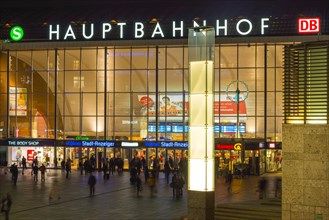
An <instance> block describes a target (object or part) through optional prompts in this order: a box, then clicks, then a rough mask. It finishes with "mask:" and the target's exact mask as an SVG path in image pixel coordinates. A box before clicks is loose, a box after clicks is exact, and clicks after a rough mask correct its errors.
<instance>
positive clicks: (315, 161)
mask: <svg viewBox="0 0 329 220" xmlns="http://www.w3.org/2000/svg"><path fill="white" fill-rule="evenodd" d="M282 137H283V140H282V146H283V157H282V159H283V160H282V171H283V172H282V220H295V219H312V220H314V219H315V220H326V219H329V216H328V213H329V212H328V211H329V205H328V202H329V149H328V147H329V125H311V124H305V125H304V124H303V125H297V124H285V125H283V132H282Z"/></svg>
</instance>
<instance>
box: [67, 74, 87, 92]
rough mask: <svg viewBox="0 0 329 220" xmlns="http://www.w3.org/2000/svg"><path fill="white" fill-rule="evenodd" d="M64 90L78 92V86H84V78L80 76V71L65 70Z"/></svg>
mask: <svg viewBox="0 0 329 220" xmlns="http://www.w3.org/2000/svg"><path fill="white" fill-rule="evenodd" d="M64 85H65V91H66V92H80V88H81V87H84V78H81V76H80V71H67V72H65V82H64Z"/></svg>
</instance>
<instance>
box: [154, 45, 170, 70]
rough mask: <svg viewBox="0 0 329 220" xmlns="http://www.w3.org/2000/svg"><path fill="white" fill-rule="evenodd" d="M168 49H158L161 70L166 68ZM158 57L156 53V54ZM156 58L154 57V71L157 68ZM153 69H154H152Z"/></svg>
mask: <svg viewBox="0 0 329 220" xmlns="http://www.w3.org/2000/svg"><path fill="white" fill-rule="evenodd" d="M166 53H167V49H166V48H159V49H158V68H159V69H165V68H166ZM154 55H156V53H154ZM155 59H156V57H155V56H154V69H155V68H156V65H155V62H156V60H155ZM152 69H153V68H152Z"/></svg>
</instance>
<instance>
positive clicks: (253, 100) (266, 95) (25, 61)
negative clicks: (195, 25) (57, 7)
mask: <svg viewBox="0 0 329 220" xmlns="http://www.w3.org/2000/svg"><path fill="white" fill-rule="evenodd" d="M283 47H284V45H283V44H282V45H281V44H258V43H257V44H221V45H218V44H217V45H216V46H215V51H214V56H215V61H214V65H215V78H214V80H215V82H214V84H215V95H214V116H215V118H214V122H215V124H214V131H215V133H214V134H215V139H220V138H246V139H255V140H256V139H263V140H266V141H268V142H280V141H281V127H282V121H283V112H282V111H283V106H282V105H283V101H282V100H283V98H282V96H283V95H282V78H283V59H282V55H283ZM188 68H189V67H188V50H187V45H178V46H169V45H168V46H158V47H156V46H145V47H137V46H136V47H81V48H70V47H68V48H63V49H43V50H41V49H38V50H37V49H33V50H8V51H2V53H1V54H0V102H1V105H0V139H2V140H11V139H17V138H18V139H46V140H55V141H56V140H64V141H65V140H99V141H101V140H110V141H111V140H113V141H142V142H143V141H144V142H145V141H188V129H189V128H188V117H189V116H188V107H189V103H188V95H189V91H188ZM237 100H238V101H237ZM11 146H13V147H9V148H8V155H9V156H7V157H8V158H12V161H15V158H16V156H15V155H14V153H13V152H21V151H24V152H25V151H27V149H24V146H22V147H23V148H22V149H19V148H18V147H16V146H15V145H11ZM47 146H48V145H47ZM141 147H142V148H138V149H136V150H135V151H136V152H137V154H140V153H138V152H144V153H143V156H146V157H147V159H149V158H151V156H152V155H153V154H154V155H158V154H161V155H162V154H163V155H164V156H163V157H167V158H168V157H169V156H170V154H173V153H171V151H172V152H176V151H177V152H181V153H180V156H179V155H178V154H177V155H176V153H175V154H173V156H172V157H175V158H176V157H177V158H179V157H181V156H182V155H183V154H184V152H185V151H182V150H170V149H165V148H163V149H162V148H152V147H147V148H143V146H141ZM214 147H215V146H214ZM49 149H50V150H47V149H43V150H42V151H41V150H34V152H37V155H39V156H40V158H41V157H42V158H47V160H48V161H45V162H47V163H49V164H50V166H52V165H53V164H58V166H59V164H60V160H62V159H66V158H71V159H72V160H73V162H74V164H73V165H77V164H75V163H77V161H78V159H79V158H84V157H90V156H91V155H97V158H101V157H106V156H110V157H114V156H115V157H116V156H120V157H122V158H124V159H125V161H126V162H125V167H128V161H129V158H131V157H133V155H135V154H136V152H132V150H127V149H124V148H116V149H113V150H110V149H108V148H106V149H105V148H104V149H100V148H98V147H95V148H82V149H79V148H74V147H72V148H70V147H65V146H62V145H57V146H55V147H54V148H51V146H49ZM161 152H162V153H161ZM33 154H35V153H33ZM255 154H257V152H256V153H255ZM150 160H151V159H150ZM17 161H19V158H17ZM9 162H10V161H9ZM150 162H151V161H148V163H150Z"/></svg>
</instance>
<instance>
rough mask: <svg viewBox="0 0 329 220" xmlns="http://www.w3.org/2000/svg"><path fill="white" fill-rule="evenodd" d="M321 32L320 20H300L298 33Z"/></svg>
mask: <svg viewBox="0 0 329 220" xmlns="http://www.w3.org/2000/svg"><path fill="white" fill-rule="evenodd" d="M319 31H320V18H299V19H298V33H300V34H308V33H318V32H319Z"/></svg>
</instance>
